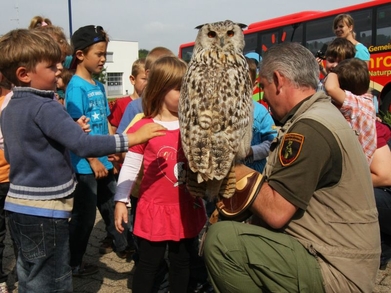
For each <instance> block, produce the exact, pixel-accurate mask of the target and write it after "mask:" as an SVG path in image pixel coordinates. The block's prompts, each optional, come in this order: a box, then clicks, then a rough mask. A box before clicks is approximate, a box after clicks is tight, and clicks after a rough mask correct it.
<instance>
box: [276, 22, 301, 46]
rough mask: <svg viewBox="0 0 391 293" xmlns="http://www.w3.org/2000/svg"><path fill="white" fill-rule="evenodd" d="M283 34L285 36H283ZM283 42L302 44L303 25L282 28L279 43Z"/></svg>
mask: <svg viewBox="0 0 391 293" xmlns="http://www.w3.org/2000/svg"><path fill="white" fill-rule="evenodd" d="M284 34H285V35H286V36H284ZM283 42H297V43H300V44H303V24H301V23H298V24H292V25H287V26H284V27H283V28H282V35H281V40H280V43H283Z"/></svg>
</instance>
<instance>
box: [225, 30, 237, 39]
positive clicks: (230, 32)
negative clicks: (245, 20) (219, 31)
mask: <svg viewBox="0 0 391 293" xmlns="http://www.w3.org/2000/svg"><path fill="white" fill-rule="evenodd" d="M234 34H235V33H234V31H227V36H228V37H230V38H232V37H233V36H234Z"/></svg>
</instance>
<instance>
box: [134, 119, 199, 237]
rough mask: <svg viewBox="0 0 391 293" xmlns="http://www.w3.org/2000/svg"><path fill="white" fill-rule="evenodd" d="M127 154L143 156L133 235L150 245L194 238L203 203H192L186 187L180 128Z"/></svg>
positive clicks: (144, 121) (135, 128) (140, 124)
mask: <svg viewBox="0 0 391 293" xmlns="http://www.w3.org/2000/svg"><path fill="white" fill-rule="evenodd" d="M150 122H152V119H142V120H140V121H138V122H137V123H136V124H135V125H134V126H133V127H132V128H130V130H129V132H134V131H136V130H137V129H139V128H140V127H141V126H142V125H144V124H146V123H150ZM129 150H130V151H131V152H135V153H139V154H142V155H143V156H144V158H143V164H144V176H143V179H142V182H141V186H140V198H139V200H138V203H137V209H136V221H135V226H134V232H133V233H134V234H135V235H136V236H139V237H142V238H144V239H147V240H150V241H166V240H173V241H179V240H180V239H183V238H193V237H196V236H197V235H198V234H199V232H200V231H201V229H202V227H203V226H204V224H205V222H206V214H205V209H204V205H203V202H202V199H200V198H197V199H194V198H193V197H192V196H191V195H190V193H189V192H188V191H187V188H186V185H185V178H186V169H187V160H186V157H185V155H184V153H183V150H182V146H181V140H180V131H179V128H178V129H176V130H167V132H166V135H165V136H159V137H155V138H153V139H151V140H149V141H148V142H147V143H145V144H141V145H137V146H134V147H132V148H130V149H129Z"/></svg>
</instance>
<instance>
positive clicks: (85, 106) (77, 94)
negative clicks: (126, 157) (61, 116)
mask: <svg viewBox="0 0 391 293" xmlns="http://www.w3.org/2000/svg"><path fill="white" fill-rule="evenodd" d="M65 107H66V109H67V111H68V113H69V115H71V117H72V118H73V119H79V118H80V117H81V116H82V115H85V116H86V117H88V118H90V121H89V124H90V127H91V132H90V135H107V134H109V128H108V123H107V116H109V115H110V109H109V105H108V101H107V98H106V94H105V89H104V87H103V85H102V84H101V83H100V82H99V81H96V80H95V85H93V84H90V83H89V82H88V81H86V80H85V79H83V78H81V77H80V76H77V75H74V76H73V77H72V79H71V81H70V82H69V84H68V86H67V90H66V93H65ZM98 159H99V160H100V161H101V162H102V164H103V165H104V166H105V168H106V169H108V170H110V169H112V168H113V165H112V164H111V162H109V160H108V158H107V156H104V157H99V158H98ZM71 160H72V165H73V168H74V169H75V172H76V173H78V174H93V171H92V169H91V167H90V164H89V163H88V161H87V159H85V158H81V157H79V156H76V155H75V154H74V153H72V152H71Z"/></svg>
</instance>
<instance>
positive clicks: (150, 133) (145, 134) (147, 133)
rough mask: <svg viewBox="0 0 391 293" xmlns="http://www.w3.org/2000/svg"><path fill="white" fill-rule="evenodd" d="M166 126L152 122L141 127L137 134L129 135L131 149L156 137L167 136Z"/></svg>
mask: <svg viewBox="0 0 391 293" xmlns="http://www.w3.org/2000/svg"><path fill="white" fill-rule="evenodd" d="M165 130H167V128H165V127H164V126H162V125H160V124H157V123H154V122H151V123H148V124H145V125H143V126H141V127H140V128H139V129H138V130H137V131H136V132H133V133H129V134H128V139H129V147H130V146H134V145H136V144H140V143H144V142H147V141H148V140H150V139H151V138H153V137H156V136H163V135H166V132H165Z"/></svg>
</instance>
